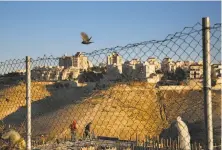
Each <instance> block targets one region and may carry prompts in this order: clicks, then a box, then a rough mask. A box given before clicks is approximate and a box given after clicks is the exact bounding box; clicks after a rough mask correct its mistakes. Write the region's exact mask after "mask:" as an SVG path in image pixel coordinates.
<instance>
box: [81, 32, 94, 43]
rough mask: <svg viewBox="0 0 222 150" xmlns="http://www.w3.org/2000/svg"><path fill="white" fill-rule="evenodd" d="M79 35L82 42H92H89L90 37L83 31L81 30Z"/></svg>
mask: <svg viewBox="0 0 222 150" xmlns="http://www.w3.org/2000/svg"><path fill="white" fill-rule="evenodd" d="M81 36H82V44H90V43H94V42H90V40H91V38H92V37H90V38H89V37H88V35H87V34H86V33H85V32H81Z"/></svg>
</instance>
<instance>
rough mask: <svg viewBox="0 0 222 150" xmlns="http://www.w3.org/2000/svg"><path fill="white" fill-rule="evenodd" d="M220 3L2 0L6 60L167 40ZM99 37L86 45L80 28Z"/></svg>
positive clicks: (1, 44)
mask: <svg viewBox="0 0 222 150" xmlns="http://www.w3.org/2000/svg"><path fill="white" fill-rule="evenodd" d="M220 10H221V4H220V2H0V52H1V55H0V61H4V60H6V59H11V58H24V57H25V56H27V55H29V56H31V57H34V58H36V57H37V56H43V55H44V54H46V55H54V56H60V55H63V54H64V53H67V54H68V55H72V54H75V53H76V52H77V51H84V52H91V51H93V50H96V49H101V48H109V47H114V46H118V45H120V46H124V45H126V44H128V43H135V42H136V43H137V42H142V41H149V40H163V39H164V38H165V37H166V36H167V35H168V34H174V33H175V32H178V31H181V30H182V29H183V28H184V27H185V26H193V25H194V24H195V23H197V22H201V18H202V17H206V16H209V17H210V20H211V24H212V25H213V24H214V23H220V22H221V20H220V18H221V16H220ZM81 31H85V32H86V33H88V34H89V35H90V36H92V37H93V41H94V42H95V43H94V44H91V45H82V44H81V37H80V32H81Z"/></svg>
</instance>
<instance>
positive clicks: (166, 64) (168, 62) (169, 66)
mask: <svg viewBox="0 0 222 150" xmlns="http://www.w3.org/2000/svg"><path fill="white" fill-rule="evenodd" d="M161 70H162V72H163V73H174V72H175V70H176V65H175V63H174V62H173V61H172V59H171V58H168V57H166V58H164V59H163V61H162V63H161Z"/></svg>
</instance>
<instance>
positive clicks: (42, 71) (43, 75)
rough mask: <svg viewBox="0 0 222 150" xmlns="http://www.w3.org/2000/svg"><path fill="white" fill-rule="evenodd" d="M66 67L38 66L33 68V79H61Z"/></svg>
mask: <svg viewBox="0 0 222 150" xmlns="http://www.w3.org/2000/svg"><path fill="white" fill-rule="evenodd" d="M63 69H64V67H59V66H57V67H52V66H38V67H35V68H33V69H32V73H31V75H32V79H34V80H41V81H42V80H45V81H49V80H60V77H61V72H62V71H63Z"/></svg>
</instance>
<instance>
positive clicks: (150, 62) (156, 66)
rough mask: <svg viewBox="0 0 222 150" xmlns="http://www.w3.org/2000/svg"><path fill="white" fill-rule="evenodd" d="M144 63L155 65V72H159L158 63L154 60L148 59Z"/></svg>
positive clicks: (152, 58)
mask: <svg viewBox="0 0 222 150" xmlns="http://www.w3.org/2000/svg"><path fill="white" fill-rule="evenodd" d="M146 62H148V63H149V64H150V65H155V70H156V71H157V70H161V65H160V62H159V61H158V60H157V59H156V58H154V57H149V58H148V59H147V61H146Z"/></svg>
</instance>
